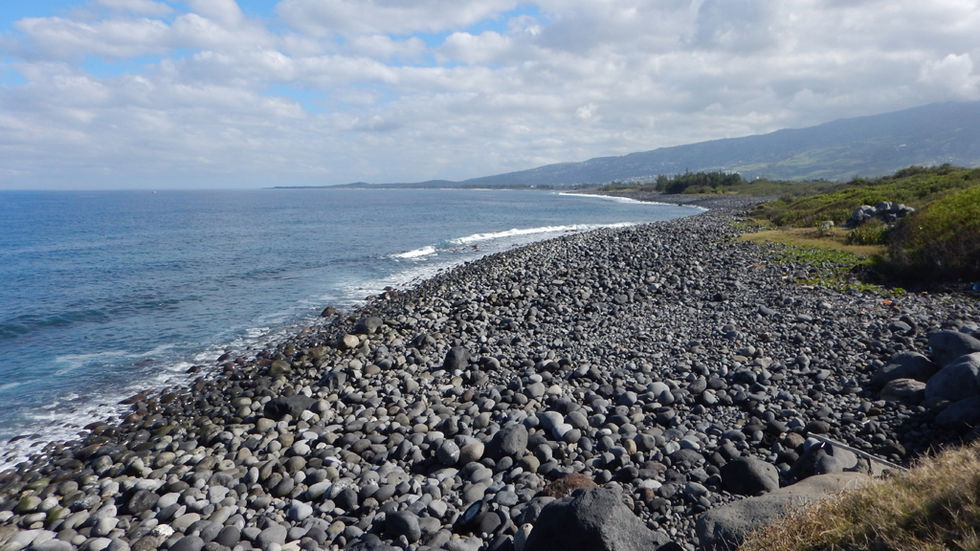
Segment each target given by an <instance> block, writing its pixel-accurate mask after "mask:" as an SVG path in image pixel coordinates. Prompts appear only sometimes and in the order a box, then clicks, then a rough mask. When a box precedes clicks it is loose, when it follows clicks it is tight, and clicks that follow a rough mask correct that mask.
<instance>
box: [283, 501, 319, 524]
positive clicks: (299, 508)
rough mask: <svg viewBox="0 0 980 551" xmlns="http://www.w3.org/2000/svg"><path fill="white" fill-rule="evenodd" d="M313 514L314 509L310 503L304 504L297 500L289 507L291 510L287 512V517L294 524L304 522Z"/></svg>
mask: <svg viewBox="0 0 980 551" xmlns="http://www.w3.org/2000/svg"><path fill="white" fill-rule="evenodd" d="M312 514H313V507H312V506H311V505H310V504H309V503H303V502H302V501H295V500H294V501H293V503H292V505H290V506H289V510H288V511H287V512H286V516H287V517H289V520H292V521H293V522H302V521H304V520H306V519H307V518H308V517H309V516H310V515H312Z"/></svg>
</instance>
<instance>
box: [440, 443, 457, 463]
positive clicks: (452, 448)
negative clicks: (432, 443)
mask: <svg viewBox="0 0 980 551" xmlns="http://www.w3.org/2000/svg"><path fill="white" fill-rule="evenodd" d="M459 456H460V449H459V446H457V445H456V442H453V441H452V440H449V439H446V440H443V442H442V444H440V445H439V448H438V449H437V450H436V458H437V459H438V460H439V463H442V464H443V465H446V466H451V465H455V464H456V462H457V461H459Z"/></svg>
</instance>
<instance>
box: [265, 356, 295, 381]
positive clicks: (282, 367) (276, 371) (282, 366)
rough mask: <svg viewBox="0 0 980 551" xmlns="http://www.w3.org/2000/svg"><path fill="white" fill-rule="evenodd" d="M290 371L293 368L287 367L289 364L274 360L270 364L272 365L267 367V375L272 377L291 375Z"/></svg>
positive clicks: (284, 361)
mask: <svg viewBox="0 0 980 551" xmlns="http://www.w3.org/2000/svg"><path fill="white" fill-rule="evenodd" d="M292 371H293V367H292V366H291V365H289V362H287V361H286V360H276V361H274V362H272V365H270V366H269V375H270V376H272V377H278V376H279V375H285V374H287V373H291V372H292Z"/></svg>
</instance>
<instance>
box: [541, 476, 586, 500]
mask: <svg viewBox="0 0 980 551" xmlns="http://www.w3.org/2000/svg"><path fill="white" fill-rule="evenodd" d="M598 487H599V485H598V484H596V483H595V482H594V481H593V480H592V479H591V478H589V477H587V476H585V475H584V474H582V473H571V474H567V475H564V476H561V477H559V478H557V479H555V480H552V481H551V482H549V483H547V484H545V486H544V489H543V490H541V492H540V493H539V495H542V496H547V497H555V498H563V497H565V496H567V495H569V494H571V493H572V492H574V491H575V490H579V489H585V490H590V489H592V488H598Z"/></svg>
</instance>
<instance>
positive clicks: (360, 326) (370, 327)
mask: <svg viewBox="0 0 980 551" xmlns="http://www.w3.org/2000/svg"><path fill="white" fill-rule="evenodd" d="M383 324H384V321H383V320H382V319H381V318H379V317H378V316H368V317H366V318H361V319H360V320H358V322H357V324H355V325H354V333H356V334H359V335H373V334H374V333H375V332H376V331H377V330H378V328H380V327H381V326H382V325H383Z"/></svg>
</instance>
